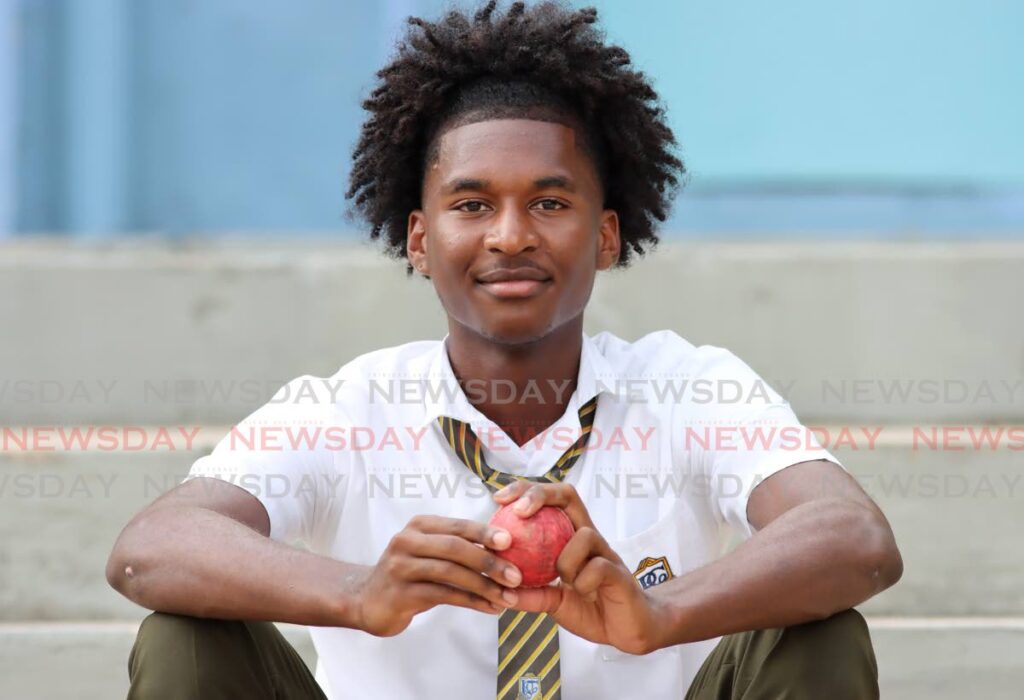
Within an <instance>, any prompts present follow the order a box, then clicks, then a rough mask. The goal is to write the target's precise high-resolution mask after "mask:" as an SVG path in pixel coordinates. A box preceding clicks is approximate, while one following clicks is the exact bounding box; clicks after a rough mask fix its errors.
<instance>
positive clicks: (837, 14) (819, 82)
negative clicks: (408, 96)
mask: <svg viewBox="0 0 1024 700" xmlns="http://www.w3.org/2000/svg"><path fill="white" fill-rule="evenodd" d="M2 1H4V2H8V3H11V2H13V3H14V7H15V11H14V13H13V17H14V19H13V20H12V21H13V22H14V23H15V24H16V27H17V30H18V32H17V34H18V42H17V44H16V56H15V58H16V62H17V69H16V71H14V72H15V73H16V74H17V90H16V91H15V95H16V99H13V100H7V104H3V103H0V112H3V113H4V115H3V117H2V118H0V124H2V123H3V122H4V119H8V120H9V121H11V120H13V123H14V124H15V125H16V126H15V130H16V134H17V149H15V157H14V158H12V159H8V160H9V161H10V164H9V165H8V166H7V167H6V172H5V173H0V193H2V192H4V191H9V192H13V193H14V204H13V206H12V207H10V208H11V209H12V210H13V213H11V214H10V215H9V217H8V218H9V219H12V220H13V224H14V225H13V228H15V229H17V230H20V231H39V230H52V231H72V232H78V233H81V234H107V233H110V232H149V231H156V232H161V233H167V234H172V235H180V234H188V233H193V232H200V233H217V232H225V231H240V230H247V231H249V230H251V231H285V230H287V231H296V230H304V231H317V232H340V233H347V234H351V233H352V232H353V226H352V224H350V223H348V222H347V221H345V219H344V218H343V213H344V209H345V202H344V201H343V193H344V189H345V177H346V173H347V160H348V153H349V151H350V149H351V146H352V143H353V142H354V140H355V138H356V135H357V131H358V125H359V122H360V120H361V116H362V115H361V111H360V108H359V101H360V98H361V96H362V95H364V94H365V93H366V92H367V91H368V88H369V86H370V85H372V80H373V72H374V71H375V70H376V69H377V68H378V67H379V66H380V65H381V64H382V62H383V61H384V60H385V58H386V56H387V54H388V52H389V50H390V47H391V44H392V41H393V38H394V36H395V35H396V32H397V31H399V30H400V28H401V26H402V19H403V18H404V17H405V16H406V15H408V14H410V13H422V14H425V15H435V14H436V13H437V12H438V11H439V10H440V8H442V7H443V6H444V3H443V2H441V1H440V0H429V1H428V0H390V1H387V2H370V1H365V2H337V0H304V1H303V2H302V3H284V2H270V1H261V2H252V1H251V0H204V1H202V2H200V1H198V0H2ZM579 4H591V3H579ZM592 4H596V5H597V6H598V7H599V9H600V10H601V13H602V15H603V18H604V19H603V25H604V26H605V27H606V29H607V31H608V34H609V36H610V37H611V38H612V39H614V40H615V41H617V42H619V43H621V44H623V45H624V46H625V47H626V48H627V49H629V50H630V52H631V53H632V54H633V57H634V60H635V62H636V63H637V64H638V65H639V66H640V67H641V68H643V69H644V70H645V71H647V72H648V73H649V74H650V75H651V76H653V77H654V79H655V81H656V85H657V87H658V89H659V91H660V92H661V94H662V97H663V99H664V101H665V103H666V105H667V106H668V109H669V114H670V117H671V121H672V124H673V126H674V128H675V130H676V133H677V136H678V137H679V139H680V141H681V143H682V152H683V155H684V158H685V159H686V161H687V164H688V166H689V168H690V171H691V180H690V183H689V186H688V188H687V189H686V191H685V193H684V195H683V196H682V197H681V198H680V200H679V202H678V203H677V207H676V210H675V215H674V217H673V221H672V222H671V225H670V227H669V228H670V229H671V231H673V232H675V233H677V234H680V235H697V234H701V233H702V234H717V233H718V232H737V233H745V234H753V235H757V234H764V233H771V234H775V233H779V232H784V233H787V234H789V235H803V234H807V235H842V236H849V235H858V236H862V235H868V236H893V235H899V236H904V237H906V236H964V235H976V234H978V233H979V232H981V233H982V234H983V235H986V236H997V237H998V236H1013V235H1018V234H1021V233H1024V138H1021V135H1020V130H1021V129H1020V125H1021V124H1024V84H1022V83H1024V78H1022V76H1024V42H1022V41H1021V40H1020V29H1021V27H1024V4H1022V3H1019V2H1012V1H1011V0H1005V1H998V0H980V1H979V2H967V1H966V0H963V1H961V2H953V1H951V0H946V1H941V0H932V1H929V2H925V1H924V0H913V1H909V0H907V1H904V2H900V3H893V2H891V0H890V1H883V0H862V1H861V2H857V3H820V2H810V1H809V0H785V1H782V2H774V3H764V2H754V1H753V0H743V1H738V2H728V3H723V2H711V1H710V0H701V1H700V2H678V1H676V2H673V1H671V0H663V1H660V2H628V1H620V0H615V1H611V0H605V1H603V2H596V3H592ZM638 7H640V8H643V9H642V10H638V9H637V8H638ZM11 14H12V13H8V15H11ZM4 55H5V56H6V55H7V54H6V53H5V54H4ZM10 72H11V71H8V73H10ZM8 92H11V91H8ZM12 114H13V115H14V116H13V117H12V116H11V115H12ZM0 136H2V134H0ZM0 168H4V164H3V161H2V160H0ZM12 181H13V184H12ZM0 202H2V200H0ZM0 213H2V211H0ZM2 228H3V220H2V219H0V229H2ZM8 228H10V226H8Z"/></svg>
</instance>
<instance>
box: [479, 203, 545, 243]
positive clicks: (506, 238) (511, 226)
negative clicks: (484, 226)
mask: <svg viewBox="0 0 1024 700" xmlns="http://www.w3.org/2000/svg"><path fill="white" fill-rule="evenodd" d="M539 244H540V237H539V236H538V235H537V231H536V230H535V229H534V227H533V222H532V221H531V220H530V215H529V213H527V212H525V211H522V210H521V209H520V208H519V207H516V206H507V207H503V208H502V209H501V210H500V211H499V212H498V215H497V216H495V217H493V218H492V219H491V225H490V227H489V228H488V231H487V234H486V235H485V237H484V245H485V246H486V247H487V250H488V251H490V252H492V253H504V254H505V255H518V254H520V253H523V252H526V251H531V250H536V248H537V246H538V245H539Z"/></svg>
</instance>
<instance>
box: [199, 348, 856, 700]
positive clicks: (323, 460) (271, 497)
mask: <svg viewBox="0 0 1024 700" xmlns="http://www.w3.org/2000/svg"><path fill="white" fill-rule="evenodd" d="M446 343H447V336H446V337H445V339H443V340H440V341H438V340H428V341H417V342H411V343H406V344H404V345H399V346H396V347H391V348H385V349H382V350H377V351H375V352H371V353H368V354H365V355H362V356H360V357H357V358H355V359H354V360H352V361H351V362H349V363H348V364H346V365H344V366H343V367H342V368H341V369H340V370H339V371H338V372H337V373H335V374H334V375H333V376H332V377H329V378H318V377H312V376H309V375H305V376H302V377H298V378H296V379H294V380H292V381H291V382H289V383H288V384H286V385H285V386H283V387H282V388H281V390H280V391H278V392H277V394H275V396H274V397H273V398H272V399H271V400H270V401H269V402H268V403H266V404H265V405H263V406H262V407H261V408H259V409H258V410H256V411H255V412H254V413H253V414H251V415H250V416H248V417H247V418H246V419H245V420H243V421H242V422H241V423H240V424H239V425H238V426H236V427H235V428H234V429H232V431H231V432H230V433H229V434H228V435H226V436H225V437H224V438H223V439H222V440H221V441H220V442H219V443H218V444H217V446H216V448H215V449H214V450H213V452H212V453H211V454H209V455H207V456H204V457H201V458H199V459H198V460H197V461H196V462H195V463H194V465H193V466H192V469H191V471H190V475H189V478H193V477H195V476H214V477H218V478H222V479H227V480H230V481H232V482H233V483H236V484H238V485H239V486H241V487H243V488H245V489H246V490H247V491H249V492H250V493H252V494H253V495H254V496H256V497H257V498H258V499H259V500H260V501H261V502H262V503H263V505H264V506H265V507H266V509H267V513H268V515H269V517H270V537H271V538H273V539H275V540H280V541H283V542H286V543H295V542H299V541H301V542H303V543H305V545H306V546H308V547H309V548H310V549H311V550H312V551H314V552H317V553H319V554H322V555H326V556H330V557H334V558H337V559H339V560H342V561H346V562H354V563H358V564H366V565H372V564H375V563H376V562H377V561H378V559H379V557H380V555H381V553H382V552H383V551H384V549H385V548H386V547H387V545H388V542H389V540H390V539H391V538H392V536H394V535H395V534H396V533H397V532H398V531H399V530H401V529H402V528H403V527H404V526H405V525H406V524H407V523H408V522H409V520H410V519H411V518H412V517H413V516H415V515H417V514H439V515H444V516H448V517H455V518H467V519H471V520H476V521H482V522H486V521H487V520H488V519H489V518H490V516H491V515H492V514H493V513H494V512H495V510H496V505H495V504H494V502H493V500H492V499H491V495H490V492H489V491H488V490H487V489H486V488H485V487H483V485H482V484H480V482H479V479H478V478H477V477H475V476H474V475H473V474H472V473H471V472H470V471H469V470H468V469H467V468H466V467H465V465H464V464H463V463H462V462H460V461H459V459H458V457H457V456H456V455H455V454H454V452H453V451H452V450H451V448H450V446H449V445H448V443H447V442H446V441H445V440H444V439H443V436H442V433H441V430H440V427H439V426H438V425H437V420H436V419H437V417H438V416H441V415H448V416H452V417H454V418H457V419H459V420H462V421H465V422H467V423H469V424H470V425H471V426H472V428H473V430H474V432H476V434H477V435H478V436H479V437H480V440H481V443H482V448H481V449H482V452H483V456H484V458H485V460H486V461H487V463H488V464H490V465H491V466H492V467H494V468H495V469H499V470H501V471H505V472H509V473H512V474H519V475H525V476H539V475H542V474H544V473H545V472H546V471H548V469H550V468H551V466H552V465H553V464H554V463H555V462H556V461H557V459H558V458H559V457H560V456H561V455H562V453H563V452H564V451H565V450H566V448H567V447H568V446H569V445H571V444H572V443H573V442H574V441H575V439H576V438H577V437H578V436H579V434H580V433H579V431H580V422H579V416H578V410H579V407H580V406H581V405H582V404H583V403H585V402H586V401H588V400H589V399H591V398H593V397H594V396H599V398H598V405H597V415H596V419H595V422H594V426H593V429H592V433H591V438H590V442H589V444H588V446H587V451H586V452H585V453H584V455H583V456H582V457H581V458H580V460H579V461H578V462H577V463H576V465H575V466H574V467H573V468H572V469H571V470H570V472H569V474H568V477H567V478H566V481H567V482H568V483H571V484H573V485H574V486H575V487H576V489H577V490H578V491H579V493H580V495H581V497H582V500H583V502H584V504H585V505H586V507H587V509H588V511H589V513H590V516H591V518H592V519H593V521H594V523H595V525H596V527H597V529H598V531H599V532H600V533H601V534H602V535H603V536H604V537H605V539H606V540H607V541H608V542H609V544H610V545H611V547H612V548H613V549H614V550H615V551H616V552H617V553H618V554H619V555H620V556H621V557H622V559H623V561H624V562H625V564H626V565H627V566H628V567H630V569H631V571H634V574H635V576H636V577H637V580H638V582H640V584H641V585H643V586H644V587H646V586H649V585H651V584H655V585H656V584H657V583H659V582H661V581H663V580H665V579H667V578H671V577H678V576H681V575H683V574H685V573H686V572H688V571H691V570H693V569H696V568H698V567H700V566H703V565H705V564H707V563H709V562H711V561H712V560H714V559H716V558H717V557H719V556H721V555H722V554H723V553H724V551H725V548H726V547H727V545H728V544H729V543H730V542H731V541H735V540H736V539H737V538H739V539H745V538H747V537H750V536H751V535H752V534H753V529H752V527H751V526H750V524H749V523H748V521H747V517H746V507H747V499H748V496H749V494H750V491H751V489H752V488H753V487H754V486H756V485H757V484H758V483H760V481H761V480H763V479H764V478H767V477H768V476H770V475H771V474H773V473H775V472H777V471H779V470H781V469H783V468H785V467H787V466H790V465H792V464H797V463H799V462H804V461H808V460H814V459H828V460H830V461H833V462H836V463H837V464H839V463H838V461H837V460H836V459H835V458H834V457H833V456H832V455H831V454H830V453H829V452H828V451H826V450H825V449H823V448H822V447H821V446H820V445H819V443H818V442H817V441H816V440H815V438H814V436H813V434H811V433H810V432H809V431H808V430H806V429H805V428H803V426H802V425H801V424H800V422H799V421H798V419H797V417H796V416H795V415H794V413H793V411H792V409H791V408H790V406H789V404H788V402H786V401H785V400H784V399H783V398H782V397H781V396H779V394H778V393H776V392H775V391H774V390H773V389H771V388H770V387H769V386H768V385H767V384H766V383H765V382H764V381H763V380H762V379H761V378H760V377H759V376H758V375H757V374H756V373H755V372H754V371H753V370H752V369H751V368H750V367H749V366H748V365H746V364H745V363H744V362H743V361H741V360H740V359H739V358H737V357H736V356H735V355H733V354H732V353H731V352H729V351H728V350H725V349H722V348H719V347H715V346H709V345H704V346H700V347H695V346H693V345H692V344H691V343H689V342H687V341H686V340H684V339H683V338H681V337H680V336H679V335H677V334H676V333H674V332H672V331H667V330H666V331H658V332H654V333H650V334H648V335H646V336H644V337H642V338H640V339H639V340H637V341H636V342H633V343H630V342H627V341H625V340H622V339H621V338H618V337H616V336H615V335H613V334H611V333H609V332H602V333H598V334H596V335H594V336H593V337H590V336H587V335H586V334H584V335H583V347H582V355H581V360H580V368H579V375H578V378H577V384H576V388H575V391H574V392H573V393H572V395H571V396H570V397H569V401H568V406H567V408H566V410H565V413H564V414H563V415H562V416H561V417H560V418H559V419H558V421H557V422H556V423H555V424H554V425H552V426H551V427H550V428H548V429H547V430H545V431H544V432H543V433H541V434H540V435H538V436H537V437H536V438H534V439H533V440H531V441H529V442H527V443H526V444H525V445H523V446H521V447H520V446H517V445H516V444H515V443H514V442H513V441H512V439H511V438H509V437H508V436H505V435H504V433H502V432H501V431H500V429H498V428H497V426H496V425H495V424H494V423H493V422H492V421H491V420H489V419H488V418H487V417H485V416H484V415H483V414H482V413H480V412H479V411H478V410H477V409H476V408H474V407H473V405H472V404H471V403H470V400H469V397H467V393H466V392H467V391H468V392H469V393H470V396H472V395H473V392H474V391H479V390H480V389H479V388H473V387H470V386H467V387H466V390H463V389H462V388H460V387H459V385H458V383H457V381H456V379H455V376H454V374H453V372H452V368H451V365H450V363H449V360H448V354H447V351H446ZM494 386H495V388H496V390H498V391H500V390H501V388H502V387H498V386H497V385H494ZM531 396H532V398H531ZM506 400H517V401H529V400H536V395H531V392H530V391H524V393H523V394H522V395H520V396H512V395H511V393H510V394H508V395H507V398H506ZM840 466H842V465H840ZM497 625H498V620H497V617H496V616H489V615H487V614H485V613H480V612H477V611H474V610H468V609H463V608H459V607H454V606H447V605H442V606H438V607H435V608H433V609H431V610H429V611H427V612H424V613H421V614H420V615H417V616H416V617H414V618H413V620H412V623H411V624H410V625H409V627H408V628H407V629H406V630H405V631H403V632H402V633H401V634H398V635H396V636H393V637H387V638H380V637H375V636H373V635H370V634H367V633H365V632H361V631H358V630H352V629H346V628H327V627H311V628H309V629H310V632H311V635H312V638H313V642H314V645H315V647H316V650H317V652H318V656H319V659H318V662H317V669H316V677H317V680H318V681H319V682H320V684H321V686H322V687H323V689H324V691H325V692H326V694H327V695H328V697H329V698H331V699H332V700H334V699H335V698H363V697H381V698H417V697H425V698H440V697H444V698H472V699H474V700H476V699H478V698H483V697H491V696H493V695H494V692H495V685H496V664H497ZM717 641H718V639H710V640H706V641H702V642H696V643H692V644H683V645H678V646H675V647H670V648H666V649H660V650H658V651H655V652H653V653H651V654H647V655H643V656H638V655H631V654H626V653H623V652H620V651H618V650H617V649H615V648H614V647H611V646H609V645H603V644H594V643H592V642H589V641H587V640H584V639H582V638H580V637H577V636H575V635H573V634H572V633H570V632H568V631H567V630H565V629H562V630H560V631H559V645H560V651H561V661H560V664H561V678H562V697H563V698H564V700H583V699H584V698H589V699H595V698H597V699H600V698H616V699H621V698H624V697H633V696H635V695H637V694H638V692H640V691H639V689H640V688H643V691H642V692H643V695H644V697H645V698H649V699H650V700H656V699H657V698H673V699H676V700H677V699H678V698H681V697H683V696H684V695H685V693H686V690H687V689H688V688H689V685H690V682H691V681H692V679H693V677H694V675H695V674H696V672H697V670H698V668H699V667H700V665H701V663H702V662H703V661H704V659H705V658H706V657H707V655H708V653H709V652H710V651H711V649H712V648H713V647H714V646H715V644H716V643H717Z"/></svg>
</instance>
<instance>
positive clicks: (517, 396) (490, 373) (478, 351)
mask: <svg viewBox="0 0 1024 700" xmlns="http://www.w3.org/2000/svg"><path fill="white" fill-rule="evenodd" d="M582 333H583V316H582V315H580V316H579V317H577V318H576V319H574V320H572V321H570V322H569V323H566V324H564V325H563V326H562V327H561V328H559V329H557V330H555V331H553V332H552V333H549V334H548V335H546V336H544V337H543V338H540V339H538V340H535V341H532V342H529V343H524V344H520V345H504V344H501V343H497V342H495V341H493V340H490V339H488V338H484V337H483V336H481V335H479V334H478V333H475V332H473V331H470V330H469V329H467V328H466V327H465V326H461V325H458V324H456V323H454V322H449V331H448V341H447V345H448V361H449V362H450V363H451V366H452V371H453V372H454V373H455V377H456V379H458V381H459V384H460V386H462V389H463V392H464V393H465V394H466V398H467V399H469V402H470V403H471V404H472V405H473V406H474V407H475V408H476V409H477V410H478V411H480V412H481V413H482V414H484V415H485V416H487V417H488V418H490V419H491V420H492V421H494V423H495V424H496V425H497V426H498V427H499V428H501V429H502V430H503V431H505V433H506V434H507V435H508V436H509V437H510V438H511V439H512V440H513V441H514V442H515V443H516V444H517V445H523V444H525V443H526V442H528V441H529V440H530V439H532V438H533V437H534V436H536V435H538V434H539V433H542V432H544V430H546V429H547V428H548V427H550V426H551V425H552V424H554V422H555V421H556V420H558V419H559V417H561V415H562V414H563V413H565V408H566V405H567V404H568V403H569V397H570V396H572V393H573V391H575V390H576V379H577V377H578V375H579V368H580V358H581V354H582V351H583V338H582Z"/></svg>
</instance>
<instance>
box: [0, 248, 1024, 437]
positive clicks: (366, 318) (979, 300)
mask: <svg viewBox="0 0 1024 700" xmlns="http://www.w3.org/2000/svg"><path fill="white" fill-rule="evenodd" d="M403 270H404V268H403V266H402V265H400V264H396V263H394V262H393V261H389V260H386V259H384V258H383V257H382V256H381V255H379V254H378V253H377V252H376V251H375V250H373V249H372V248H369V247H367V246H362V245H357V244H333V245H332V244H329V243H326V242H324V241H319V240H318V241H315V242H312V243H309V244H306V245H304V244H303V242H302V241H301V240H288V241H287V242H281V243H273V242H266V241H264V242H259V241H254V240H253V241H249V240H246V241H242V242H239V243H237V244H233V245H232V244H228V245H224V244H218V243H216V242H209V241H207V242H195V243H190V244H189V243H186V244H184V245H182V244H175V245H173V246H172V245H158V244H140V245H129V244H128V243H124V242H122V243H118V244H117V246H116V247H111V246H110V245H109V244H106V245H104V244H95V245H91V246H90V245H81V244H78V245H73V246H72V245H66V246H62V245H61V244H60V243H59V242H54V241H47V242H45V244H44V243H39V244H34V245H33V244H31V243H29V242H19V243H18V244H11V243H6V244H3V245H2V246H0V328H4V329H7V330H8V331H9V332H6V333H5V335H4V342H3V343H0V367H3V368H4V373H5V375H4V378H3V379H0V425H4V424H15V425H22V424H28V423H36V424H52V423H58V424H71V423H92V424H98V423H112V424H118V425H120V424H159V423H174V422H180V421H196V420H198V421H202V422H215V423H227V424H234V423H236V422H237V421H238V420H239V419H241V418H242V417H243V416H244V415H246V414H247V413H249V412H250V411H251V410H253V409H254V408H256V407H257V406H258V405H260V404H261V403H263V402H264V401H266V400H267V399H268V398H270V397H271V396H272V395H273V393H274V391H275V390H276V389H277V388H279V387H280V386H281V385H282V384H284V383H285V382H286V381H287V380H289V379H292V378H294V377H297V376H300V375H303V374H313V375H317V376H327V375H330V374H332V373H333V372H335V371H336V370H337V369H338V367H340V366H341V365H343V364H344V363H345V362H347V361H349V360H350V359H352V358H353V357H355V356H357V355H359V354H361V353H364V352H367V351H369V350H373V349H376V348H380V347H384V346H389V345H394V344H398V343H402V342H406V341H410V340H418V339H423V338H440V337H442V336H443V334H444V332H445V322H444V315H443V313H442V311H441V308H440V305H439V304H438V302H437V299H436V296H435V294H434V292H433V289H432V288H431V287H430V285H429V283H427V282H426V281H423V280H412V281H410V280H407V279H406V278H405V275H404V271H403ZM1021 298H1024V245H1022V244H1021V243H1015V242H1003V243H948V242H943V243H925V242H922V243H899V244H896V243H892V244H886V243H878V242H860V243H835V242H821V241H815V242H813V243H794V242H791V243H784V242H777V241H776V242H767V243H739V242H736V243H687V244H683V245H680V244H671V243H666V244H665V245H664V246H663V247H662V248H661V249H660V250H659V251H658V252H657V253H656V254H654V255H652V256H650V257H649V258H648V259H646V260H643V261H640V262H639V263H638V264H637V265H636V267H635V268H634V269H630V270H625V271H615V272H612V273H609V274H604V275H600V276H599V279H598V283H597V286H596V288H595V291H594V295H593V298H592V301H591V305H590V306H589V307H588V312H587V324H586V327H587V330H588V332H591V333H594V332H597V331H600V330H610V331H612V332H614V333H616V334H618V335H620V336H622V337H624V338H628V339H631V338H636V337H638V336H640V335H642V334H644V333H647V332H650V331H653V330H660V329H664V328H671V329H674V330H676V331H677V332H679V333H680V334H681V335H682V336H684V337H685V338H687V339H689V340H690V341H691V342H693V343H695V344H704V343H709V344H714V345H720V346H724V347H726V348H729V349H730V350H732V351H734V352H735V353H736V354H738V355H739V356H740V357H741V358H743V359H744V360H746V361H747V362H748V363H749V364H751V365H752V366H753V367H754V369H756V370H758V371H759V372H760V373H761V374H762V375H763V376H764V377H765V378H766V379H767V380H768V381H770V382H772V383H774V385H775V386H776V388H777V389H778V390H780V391H782V392H783V394H784V395H786V396H787V397H788V398H789V399H790V401H791V402H792V404H793V406H794V407H795V408H796V409H797V411H798V413H799V414H800V415H801V416H803V417H805V418H807V419H812V420H824V421H845V420H869V421H871V422H873V423H897V424H906V423H913V422H918V421H939V420H941V421H964V420H970V421H977V422H1013V421H1019V420H1021V419H1022V418H1024V368H1022V366H1021V362H1020V358H1021V357H1022V354H1024V325H1022V324H1020V323H1016V322H1014V321H1015V319H1016V317H1017V313H1016V310H1015V304H1016V303H1017V302H1018V300H1020V299H1021ZM382 313H385V314H386V315H387V318H388V322H387V323H381V314H382ZM69 338H73V339H74V342H69ZM980 358H984V361H981V359H980ZM5 382H6V383H5Z"/></svg>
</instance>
